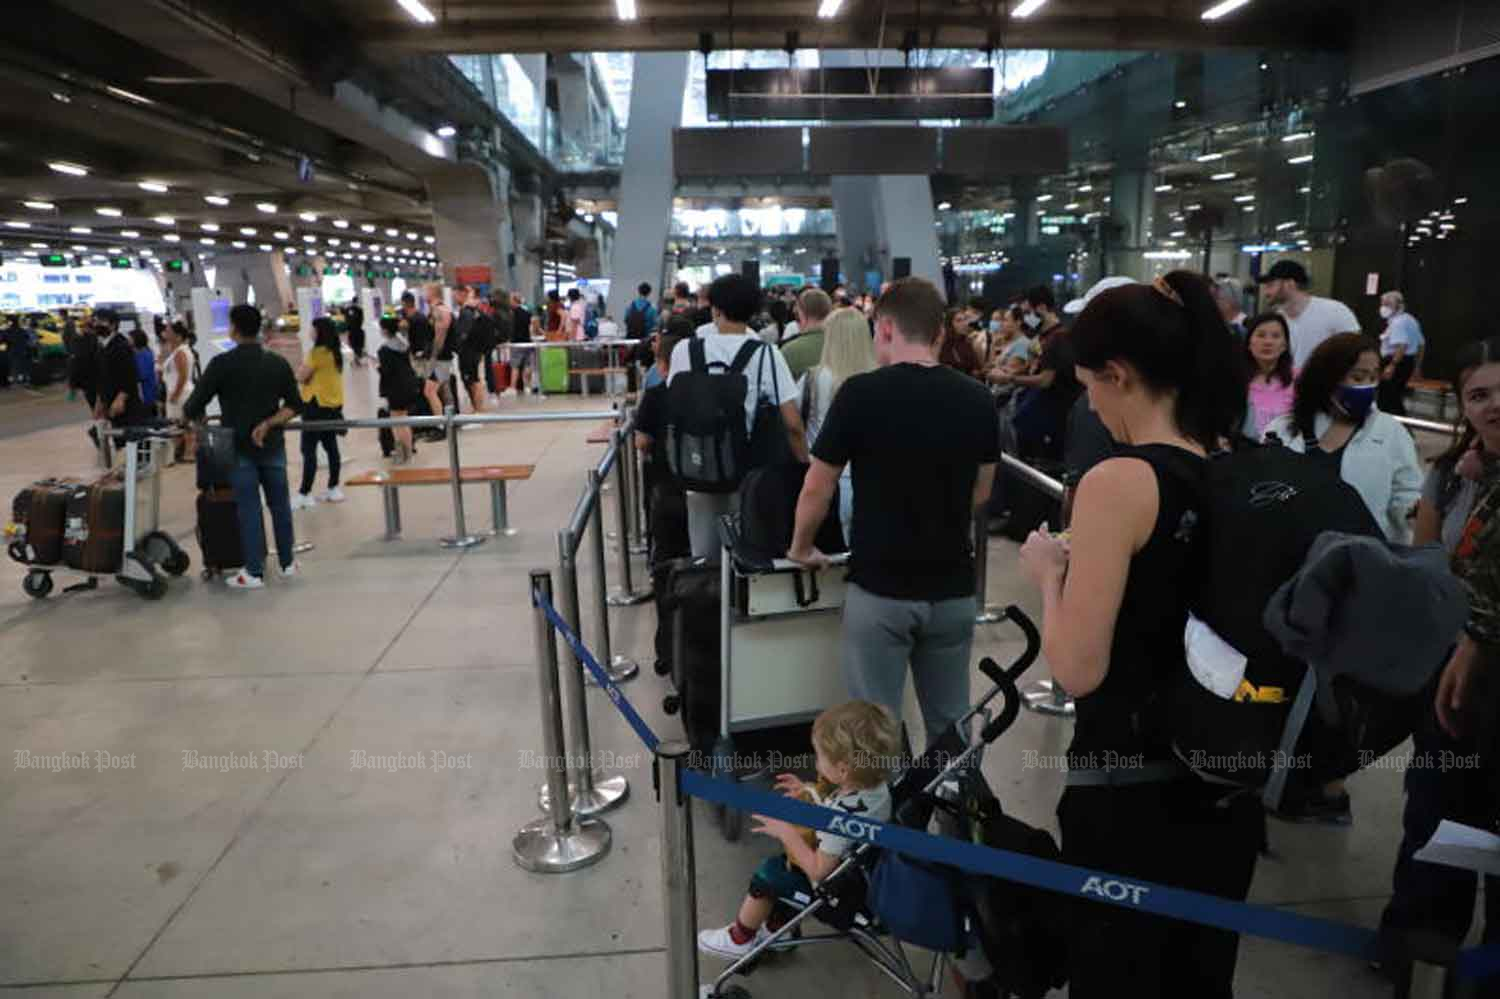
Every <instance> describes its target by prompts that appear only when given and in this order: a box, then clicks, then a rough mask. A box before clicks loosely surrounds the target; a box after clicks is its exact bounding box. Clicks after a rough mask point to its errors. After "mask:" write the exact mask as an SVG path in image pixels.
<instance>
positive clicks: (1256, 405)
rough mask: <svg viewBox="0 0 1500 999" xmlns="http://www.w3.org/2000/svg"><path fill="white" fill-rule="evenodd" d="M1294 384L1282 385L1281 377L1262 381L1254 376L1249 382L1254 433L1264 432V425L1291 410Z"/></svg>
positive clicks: (1257, 434) (1258, 434)
mask: <svg viewBox="0 0 1500 999" xmlns="http://www.w3.org/2000/svg"><path fill="white" fill-rule="evenodd" d="M1294 395H1295V392H1294V385H1283V384H1281V379H1279V378H1272V379H1271V380H1270V381H1263V380H1262V379H1261V378H1260V377H1259V376H1256V377H1255V378H1254V379H1252V380H1251V382H1250V410H1251V412H1252V413H1253V414H1254V416H1255V435H1256V436H1257V437H1259V436H1260V435H1261V434H1264V433H1265V432H1266V426H1267V424H1269V423H1270V422H1271V421H1272V420H1274V419H1276V418H1277V417H1278V416H1285V415H1286V414H1287V413H1290V412H1291V411H1292V398H1293V396H1294Z"/></svg>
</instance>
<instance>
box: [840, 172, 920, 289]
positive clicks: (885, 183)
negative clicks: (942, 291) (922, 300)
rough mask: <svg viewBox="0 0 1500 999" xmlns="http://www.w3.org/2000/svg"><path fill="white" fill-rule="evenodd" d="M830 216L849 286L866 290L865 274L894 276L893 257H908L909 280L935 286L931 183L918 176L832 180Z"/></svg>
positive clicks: (884, 278) (882, 278)
mask: <svg viewBox="0 0 1500 999" xmlns="http://www.w3.org/2000/svg"><path fill="white" fill-rule="evenodd" d="M830 187H831V189H832V193H833V212H834V217H835V220H836V222H837V226H838V236H839V254H840V256H839V263H840V266H841V268H842V269H843V271H844V275H845V277H846V278H847V279H848V281H849V282H850V283H851V284H854V285H857V286H859V287H861V288H864V290H866V291H872V292H873V291H879V290H880V288H879V285H878V283H877V284H876V286H875V287H872V288H867V287H865V285H866V284H868V283H869V282H867V281H866V279H865V274H866V272H867V271H879V272H880V280H882V281H888V280H890V279H891V277H892V276H893V275H894V261H895V259H896V258H897V257H908V258H910V259H911V274H912V276H913V277H921V278H926V279H927V280H929V281H931V282H932V283H933V284H935V285H937V286H938V287H939V288H941V287H943V275H942V272H941V270H940V269H939V267H938V241H937V228H936V226H935V224H934V223H935V217H934V214H933V210H932V184H931V181H930V180H929V178H927V177H926V176H922V175H916V174H912V175H905V174H903V175H892V176H880V177H833V178H831V181H830Z"/></svg>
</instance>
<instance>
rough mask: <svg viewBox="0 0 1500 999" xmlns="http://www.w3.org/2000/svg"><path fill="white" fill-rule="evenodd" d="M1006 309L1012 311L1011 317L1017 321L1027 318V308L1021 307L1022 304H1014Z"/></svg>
mask: <svg viewBox="0 0 1500 999" xmlns="http://www.w3.org/2000/svg"><path fill="white" fill-rule="evenodd" d="M1006 311H1007V312H1009V313H1010V317H1011V318H1012V319H1014V320H1015V321H1016V322H1018V323H1019V322H1020V321H1021V320H1023V319H1025V318H1026V310H1025V309H1023V308H1021V307H1020V306H1019V305H1012V306H1011V307H1010V308H1009V309H1007V310H1006Z"/></svg>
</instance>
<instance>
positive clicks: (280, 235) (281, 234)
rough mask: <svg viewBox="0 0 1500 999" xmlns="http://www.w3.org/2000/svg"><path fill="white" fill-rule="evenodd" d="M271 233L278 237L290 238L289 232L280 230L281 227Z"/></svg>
mask: <svg viewBox="0 0 1500 999" xmlns="http://www.w3.org/2000/svg"><path fill="white" fill-rule="evenodd" d="M271 235H273V236H275V237H276V238H277V239H287V238H288V236H287V234H286V233H285V232H283V231H282V230H280V229H277V230H276V231H275V232H273V233H271Z"/></svg>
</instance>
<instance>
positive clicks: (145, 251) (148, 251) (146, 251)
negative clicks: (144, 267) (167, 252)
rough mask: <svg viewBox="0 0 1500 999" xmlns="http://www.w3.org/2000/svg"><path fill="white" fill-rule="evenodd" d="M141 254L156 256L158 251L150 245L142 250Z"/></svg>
mask: <svg viewBox="0 0 1500 999" xmlns="http://www.w3.org/2000/svg"><path fill="white" fill-rule="evenodd" d="M141 256H143V257H154V256H156V251H155V250H153V249H151V248H150V247H146V248H145V249H143V250H141Z"/></svg>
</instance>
